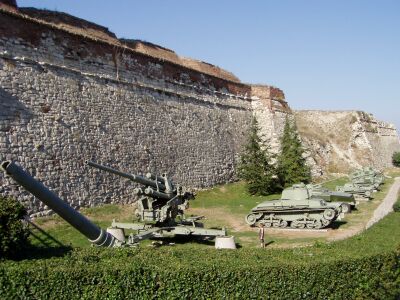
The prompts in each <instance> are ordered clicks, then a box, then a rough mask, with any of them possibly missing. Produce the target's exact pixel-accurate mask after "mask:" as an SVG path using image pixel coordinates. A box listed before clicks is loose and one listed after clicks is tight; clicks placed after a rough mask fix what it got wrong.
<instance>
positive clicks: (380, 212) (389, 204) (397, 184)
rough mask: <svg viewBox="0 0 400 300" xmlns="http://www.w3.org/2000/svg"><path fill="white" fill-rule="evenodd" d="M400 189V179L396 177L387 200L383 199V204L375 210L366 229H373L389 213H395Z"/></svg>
mask: <svg viewBox="0 0 400 300" xmlns="http://www.w3.org/2000/svg"><path fill="white" fill-rule="evenodd" d="M399 189H400V177H396V178H395V181H394V183H393V185H392V186H391V187H390V190H389V192H388V193H387V195H386V197H385V199H383V201H382V203H381V204H380V205H379V206H378V207H377V208H376V209H375V211H374V215H373V216H372V217H371V219H370V220H369V221H368V223H367V225H366V226H365V229H367V228H369V227H371V226H372V225H374V224H375V223H376V222H378V221H379V220H380V219H382V218H383V217H384V216H386V215H387V214H388V213H390V212H391V211H393V204H394V203H395V202H396V200H397V194H398V192H399Z"/></svg>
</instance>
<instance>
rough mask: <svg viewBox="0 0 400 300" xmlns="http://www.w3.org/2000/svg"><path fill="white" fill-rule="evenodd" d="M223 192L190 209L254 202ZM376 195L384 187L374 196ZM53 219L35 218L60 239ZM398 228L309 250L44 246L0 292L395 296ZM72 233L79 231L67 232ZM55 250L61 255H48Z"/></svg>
mask: <svg viewBox="0 0 400 300" xmlns="http://www.w3.org/2000/svg"><path fill="white" fill-rule="evenodd" d="M387 186H389V184H387ZM225 188H227V190H224V188H222V187H219V188H217V189H214V190H213V191H204V192H200V193H199V198H198V200H200V201H197V204H196V205H194V206H195V207H194V208H193V209H196V206H198V207H200V209H202V205H204V208H205V207H207V206H206V205H207V201H210V202H213V203H214V206H212V208H211V209H213V210H218V209H219V207H224V211H225V212H231V213H232V214H236V213H237V212H236V209H235V206H234V205H232V206H231V205H230V204H231V203H225V200H224V199H226V197H231V199H233V201H239V202H237V204H239V208H238V209H239V210H241V211H242V212H243V211H244V210H246V209H247V207H252V205H253V204H255V203H256V202H258V201H260V200H259V198H258V197H250V196H248V195H247V196H246V195H245V197H248V198H245V199H247V200H248V201H252V202H253V203H251V204H250V203H241V202H240V201H243V200H244V199H243V198H242V197H241V196H240V195H241V194H240V190H243V187H241V186H240V184H239V185H232V186H229V185H228V186H226V187H225ZM230 188H231V189H230ZM387 188H388V187H385V189H387ZM218 189H223V190H222V191H218ZM235 190H236V191H235ZM230 191H234V192H232V194H231V193H230ZM220 192H221V193H223V194H224V195H225V197H222V196H221V195H220ZM203 193H204V194H203ZM214 193H215V194H214ZM202 194H203V195H202ZM235 194H236V195H237V196H235ZM384 194H385V191H383V192H381V193H380V194H377V197H376V198H377V199H379V197H383V195H384ZM210 195H211V196H210ZM227 195H228V196H227ZM379 195H380V196H379ZM378 196H379V197H378ZM202 197H204V198H202ZM208 199H209V200H208ZM374 201H377V202H378V200H374ZM371 203H372V202H371ZM241 204H242V205H243V206H240V205H241ZM126 208H127V207H124V206H122V207H119V206H113V205H107V206H104V207H102V208H95V209H89V210H86V211H85V212H84V213H85V214H86V215H89V216H91V217H93V218H97V219H99V220H101V221H100V224H103V223H104V222H108V220H106V219H107V218H108V217H110V216H112V217H114V216H116V215H119V216H121V214H122V216H123V217H127V216H128V215H129V213H127V211H129V209H128V210H126ZM237 214H240V213H237ZM104 215H108V217H105V216H104ZM112 217H111V218H112ZM58 222H59V221H58V220H57V218H55V217H52V218H46V220H41V226H43V227H47V228H48V229H49V230H55V231H54V232H55V233H56V234H57V235H58V237H59V238H61V237H62V236H61V235H59V232H60V231H58V233H57V230H56V228H57V227H58V226H63V225H60V224H58V225H55V223H58ZM399 226H400V213H398V212H392V213H390V214H389V215H388V216H386V217H385V218H384V219H383V220H381V221H380V222H379V223H377V224H375V225H374V226H372V227H371V228H370V229H369V230H367V231H364V232H363V233H361V234H359V235H356V236H353V237H351V238H349V239H346V240H342V241H338V242H332V243H324V242H319V241H316V242H315V243H314V244H313V245H312V246H310V247H300V248H289V249H271V247H267V249H260V248H245V247H243V248H241V249H238V250H235V251H230V250H226V251H224V250H222V251H216V250H215V249H213V248H212V247H211V246H210V247H206V246H204V245H198V244H194V243H184V244H182V245H175V246H171V247H160V248H156V249H154V248H152V247H148V244H140V246H139V247H137V248H120V249H105V248H84V249H79V248H78V249H74V250H71V251H64V252H62V251H60V252H57V251H56V250H57V247H54V248H46V249H41V251H37V252H30V253H28V254H29V255H27V257H31V258H39V259H34V260H32V259H30V260H24V261H20V262H14V261H2V262H0V294H2V295H3V297H4V298H5V299H8V298H10V299H12V298H59V299H75V298H76V299H78V298H79V299H89V298H90V299H93V298H113V299H114V298H115V299H117V298H119V299H120V298H132V299H144V298H229V299H233V298H246V299H247V298H260V299H261V298H268V297H271V298H285V299H292V298H293V299H298V298H321V299H354V298H357V299H364V298H370V299H398V296H399V295H400V289H399V287H400V284H399V280H400V268H399V265H400V253H399V251H398V250H397V252H396V248H397V249H399V243H400V231H399V230H398V228H399ZM76 235H79V234H78V233H76V234H75V235H73V236H76ZM200 247H201V248H200ZM56 254H61V255H63V256H62V257H55V255H56ZM48 256H50V257H51V258H46V257H48Z"/></svg>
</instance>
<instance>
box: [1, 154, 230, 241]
mask: <svg viewBox="0 0 400 300" xmlns="http://www.w3.org/2000/svg"><path fill="white" fill-rule="evenodd" d="M88 164H90V165H91V166H94V167H97V168H99V169H102V170H105V171H108V172H111V173H113V174H116V175H120V176H123V177H125V178H128V179H131V180H133V181H135V182H137V183H141V184H143V185H145V186H146V188H144V189H143V188H142V189H138V190H136V193H137V194H138V195H140V199H139V205H138V211H137V216H138V217H139V218H140V220H141V221H144V222H143V223H118V222H115V221H113V222H112V224H111V227H109V228H107V230H106V231H105V230H103V229H101V228H99V227H98V226H97V225H95V224H93V223H92V222H91V221H90V220H88V219H87V218H86V217H85V216H83V215H82V214H80V213H79V212H78V211H76V210H74V209H73V208H72V207H71V206H70V205H69V204H68V203H67V202H65V201H63V200H62V199H60V198H59V197H58V196H57V195H56V194H55V193H53V192H51V191H50V190H49V189H48V188H46V187H45V186H44V185H43V184H42V183H41V182H39V181H37V180H36V179H34V178H33V177H32V176H31V175H30V174H29V173H27V172H26V171H24V170H23V169H22V168H21V167H20V166H18V165H16V164H15V163H14V162H12V161H5V162H2V163H1V169H3V170H4V172H5V173H6V174H7V175H9V176H11V177H12V178H13V179H14V180H15V181H16V182H17V183H19V184H20V185H21V186H23V187H24V188H25V189H26V190H27V191H29V192H30V193H32V194H33V195H34V196H36V197H37V198H38V199H39V200H40V201H42V202H43V203H44V204H46V205H47V206H48V207H50V208H51V209H52V210H53V211H54V212H55V213H57V214H58V215H59V216H60V217H61V218H63V219H64V220H65V221H66V222H68V223H69V224H70V225H71V226H72V227H74V228H75V229H77V230H78V231H79V232H81V233H82V234H83V235H84V236H86V237H87V238H88V239H89V241H90V242H92V243H93V244H95V245H98V246H106V247H119V246H133V245H136V244H137V243H138V242H140V241H141V240H144V239H148V238H152V237H165V236H174V235H185V236H200V237H208V238H213V237H218V236H226V230H225V229H224V228H223V229H206V228H203V227H202V224H199V223H197V221H198V220H199V219H201V217H192V218H184V215H183V211H184V209H185V208H186V207H187V204H188V201H189V200H190V199H193V198H194V195H193V194H192V193H190V192H184V191H183V188H181V187H179V186H177V187H175V186H174V185H173V184H172V183H171V181H169V179H168V178H167V177H166V176H161V177H158V176H157V177H156V176H153V175H148V176H146V177H143V176H138V175H133V174H128V173H124V172H120V171H117V170H114V169H112V168H109V167H106V166H102V165H99V164H96V163H94V162H88ZM177 219H180V220H177ZM125 229H128V230H134V231H136V232H133V233H131V234H130V235H129V236H128V237H126V236H125V231H124V230H125Z"/></svg>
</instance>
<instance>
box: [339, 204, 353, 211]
mask: <svg viewBox="0 0 400 300" xmlns="http://www.w3.org/2000/svg"><path fill="white" fill-rule="evenodd" d="M340 207H341V209H342V213H344V214H348V213H349V212H351V206H350V204H348V203H343V204H342V205H340Z"/></svg>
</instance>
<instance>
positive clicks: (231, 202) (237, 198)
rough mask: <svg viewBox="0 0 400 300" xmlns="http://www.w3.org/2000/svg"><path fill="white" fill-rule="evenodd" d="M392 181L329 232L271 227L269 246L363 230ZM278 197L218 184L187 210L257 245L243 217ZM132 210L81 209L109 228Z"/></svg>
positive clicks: (51, 226) (51, 222) (56, 224)
mask: <svg viewBox="0 0 400 300" xmlns="http://www.w3.org/2000/svg"><path fill="white" fill-rule="evenodd" d="M347 180H348V179H347V177H341V178H337V179H334V180H330V181H328V182H326V183H324V184H323V185H324V186H325V187H327V188H329V189H331V190H334V189H335V187H336V185H342V184H344V183H345V182H347ZM392 182H393V179H392V178H388V179H386V184H385V185H384V186H383V189H382V191H381V192H378V193H375V194H374V197H375V199H374V200H372V201H368V202H363V203H360V204H359V206H358V209H357V210H355V211H354V212H352V213H351V214H348V215H346V217H345V219H344V220H342V221H340V222H336V224H335V227H336V228H335V229H334V230H330V231H329V232H321V233H315V232H312V233H309V232H303V233H298V232H282V231H279V230H271V231H269V230H268V231H267V243H269V247H270V248H275V247H277V248H280V247H293V246H304V245H310V244H312V243H314V242H324V241H327V240H333V239H336V236H337V235H340V234H344V236H343V237H346V233H345V231H348V232H349V235H351V233H352V232H358V231H360V229H362V228H363V226H364V224H365V223H366V222H367V221H368V219H369V218H370V217H371V215H372V213H373V210H374V209H375V208H376V207H377V206H378V205H379V203H380V202H381V200H382V199H383V198H384V195H385V194H386V192H387V190H388V189H389V187H390V185H391V183H392ZM279 198H280V194H276V195H270V196H266V197H265V196H261V197H260V196H251V195H249V194H248V193H247V191H246V187H245V184H244V183H243V182H238V183H231V184H226V185H222V186H217V187H215V188H213V189H209V190H203V191H199V192H198V193H197V197H196V200H194V201H191V204H190V209H188V210H187V212H186V213H187V215H204V216H205V217H206V219H205V220H204V224H205V226H206V227H223V226H226V227H227V228H228V233H229V234H231V235H234V236H235V240H236V242H238V243H239V245H240V246H242V247H252V248H254V247H257V246H258V240H257V233H256V231H257V229H255V228H251V227H250V226H248V225H247V224H246V222H245V220H244V217H245V216H246V215H247V214H248V213H249V211H250V210H251V208H253V207H254V206H256V205H257V204H259V203H260V202H262V201H265V200H272V199H279ZM133 211H134V209H133V207H132V206H130V205H123V206H121V205H104V206H101V207H95V208H88V209H82V211H81V212H82V213H83V214H84V215H85V216H87V217H88V218H89V219H91V220H92V221H94V222H95V223H96V224H98V225H99V226H101V227H102V228H106V227H108V226H109V225H110V223H111V221H112V220H113V219H116V220H118V221H121V222H129V221H131V216H132V215H133ZM35 222H36V223H37V224H38V225H39V226H40V227H41V228H43V229H44V230H45V231H46V232H48V233H49V234H50V235H51V236H53V237H54V238H55V239H56V240H59V241H60V242H61V243H62V244H65V245H71V246H73V247H89V246H90V243H89V242H88V241H87V239H86V238H85V237H84V236H82V235H81V234H80V233H79V232H78V231H76V230H75V229H73V228H72V227H71V226H70V225H68V224H67V223H66V222H65V221H63V220H62V219H61V218H59V217H58V216H51V217H47V218H40V219H37V220H36V221H35ZM35 232H36V231H35ZM36 234H37V235H38V236H39V237H40V238H41V239H46V238H45V237H44V236H43V235H41V234H40V233H38V232H36ZM347 236H348V235H347ZM343 237H342V238H343ZM32 241H33V243H34V244H35V245H39V244H41V242H40V241H39V240H37V239H35V238H32ZM145 244H146V243H145ZM147 244H148V243H147ZM189 245H190V243H189V244H187V243H185V244H181V245H179V247H189ZM193 247H198V248H201V249H204V248H207V247H212V244H210V245H207V244H200V245H199V244H194V245H193Z"/></svg>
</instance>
